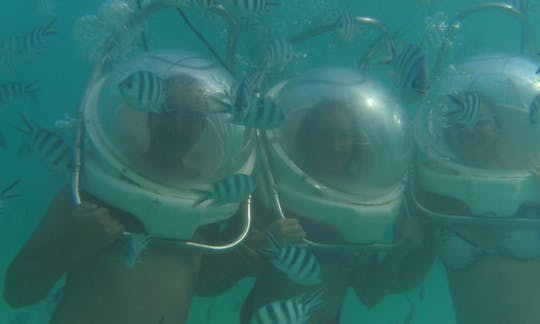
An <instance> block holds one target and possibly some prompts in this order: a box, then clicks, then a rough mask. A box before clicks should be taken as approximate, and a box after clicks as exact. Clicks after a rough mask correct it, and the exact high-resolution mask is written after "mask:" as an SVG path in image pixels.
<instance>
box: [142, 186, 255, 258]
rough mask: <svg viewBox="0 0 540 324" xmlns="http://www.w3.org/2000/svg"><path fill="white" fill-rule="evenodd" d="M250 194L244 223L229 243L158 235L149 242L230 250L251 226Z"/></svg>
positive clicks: (170, 245) (211, 251)
mask: <svg viewBox="0 0 540 324" xmlns="http://www.w3.org/2000/svg"><path fill="white" fill-rule="evenodd" d="M251 199H252V198H251V195H250V196H249V197H248V199H247V202H246V207H245V208H246V212H245V216H244V218H243V219H244V224H243V228H242V230H241V231H240V233H239V234H238V236H237V237H236V238H235V239H234V240H232V241H231V242H229V243H226V244H222V245H211V244H208V243H201V242H192V241H184V240H178V239H165V238H158V237H152V238H151V241H150V243H151V244H156V245H159V246H167V247H177V248H187V249H191V250H196V251H201V252H205V253H223V252H227V251H229V250H232V249H234V248H236V247H237V246H239V245H240V244H242V242H243V241H244V239H245V238H246V237H247V235H248V233H249V229H250V228H251Z"/></svg>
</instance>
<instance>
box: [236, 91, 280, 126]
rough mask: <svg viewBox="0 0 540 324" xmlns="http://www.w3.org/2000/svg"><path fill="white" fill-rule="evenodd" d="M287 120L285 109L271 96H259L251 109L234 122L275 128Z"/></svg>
mask: <svg viewBox="0 0 540 324" xmlns="http://www.w3.org/2000/svg"><path fill="white" fill-rule="evenodd" d="M284 122H285V113H284V112H283V109H282V108H281V107H279V106H277V105H276V104H275V103H274V102H273V101H272V100H270V99H269V98H265V97H262V98H257V99H256V102H255V103H254V104H252V105H251V106H250V108H249V110H248V111H247V112H246V113H245V114H244V115H243V116H241V117H240V118H235V119H233V120H232V123H233V124H238V125H244V126H247V127H252V128H258V129H273V128H277V127H280V126H281V125H283V123H284Z"/></svg>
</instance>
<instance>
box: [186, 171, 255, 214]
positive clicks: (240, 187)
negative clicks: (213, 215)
mask: <svg viewBox="0 0 540 324" xmlns="http://www.w3.org/2000/svg"><path fill="white" fill-rule="evenodd" d="M254 190H255V181H254V180H253V177H252V176H250V175H247V174H242V173H236V174H233V175H231V176H228V177H227V178H225V179H223V180H220V181H218V182H216V183H215V184H214V185H213V188H212V190H211V191H201V192H200V193H201V194H203V196H202V197H201V198H200V199H199V200H197V201H195V202H194V203H193V207H195V206H198V205H200V204H201V203H203V202H205V201H207V200H212V201H213V202H212V205H218V206H219V205H224V204H229V203H239V202H242V201H244V200H246V199H247V197H248V196H249V195H250V194H251V193H252V192H253V191H254Z"/></svg>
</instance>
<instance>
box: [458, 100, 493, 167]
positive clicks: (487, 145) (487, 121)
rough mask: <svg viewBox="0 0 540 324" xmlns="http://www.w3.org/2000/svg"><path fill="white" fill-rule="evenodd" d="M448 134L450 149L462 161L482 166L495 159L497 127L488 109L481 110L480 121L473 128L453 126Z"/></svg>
mask: <svg viewBox="0 0 540 324" xmlns="http://www.w3.org/2000/svg"><path fill="white" fill-rule="evenodd" d="M448 134H449V136H448V144H449V145H450V148H451V149H452V150H454V152H456V153H457V154H458V155H459V157H460V158H461V159H463V160H464V161H470V162H472V163H475V164H476V163H481V164H484V162H485V161H489V160H490V159H491V160H493V159H495V156H494V154H495V149H496V142H497V125H496V122H495V116H494V115H493V114H492V113H491V112H490V111H489V109H487V108H483V109H481V115H480V119H479V121H478V123H477V124H476V125H475V126H473V127H465V126H453V127H452V129H450V130H449V133H448Z"/></svg>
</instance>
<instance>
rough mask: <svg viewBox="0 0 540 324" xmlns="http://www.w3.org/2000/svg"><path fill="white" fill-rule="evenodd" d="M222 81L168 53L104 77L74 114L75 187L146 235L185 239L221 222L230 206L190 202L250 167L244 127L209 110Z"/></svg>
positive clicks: (224, 93) (202, 63) (206, 63)
mask: <svg viewBox="0 0 540 324" xmlns="http://www.w3.org/2000/svg"><path fill="white" fill-rule="evenodd" d="M232 83H233V79H232V77H231V76H230V75H229V74H228V73H227V72H226V71H225V70H223V69H222V68H220V67H219V66H217V65H216V64H215V63H213V62H212V61H210V60H207V59H205V58H203V57H201V56H198V55H196V54H192V53H187V52H182V51H178V50H161V51H154V52H148V53H144V54H142V55H140V56H138V57H136V58H134V59H131V60H129V61H127V62H126V63H125V64H123V65H121V66H118V67H116V68H114V69H113V70H112V71H110V72H109V73H107V74H105V75H104V76H103V77H101V78H100V79H98V80H97V81H96V82H95V84H94V85H93V87H92V88H91V90H90V93H89V99H88V100H87V106H86V107H85V108H84V127H85V130H86V132H87V134H88V136H87V138H88V142H89V144H90V145H89V149H88V150H87V152H85V155H84V157H85V160H84V163H83V170H82V171H83V172H82V176H83V178H82V186H83V189H85V190H86V191H88V192H90V193H91V194H93V195H95V196H97V197H98V198H99V199H101V200H103V201H105V202H108V203H111V204H113V205H115V206H118V207H119V208H121V209H123V210H126V211H127V212H130V213H132V214H133V215H134V216H136V217H137V218H139V219H140V221H141V222H142V223H143V224H144V226H145V228H146V230H147V231H148V233H150V234H152V235H153V236H154V237H162V238H174V239H188V238H191V236H192V234H193V233H194V231H195V230H196V229H197V228H198V227H199V226H201V225H205V224H208V223H213V222H216V221H220V220H223V219H226V218H228V217H230V216H231V215H232V214H233V213H234V212H235V211H236V209H237V208H238V204H231V203H229V204H223V205H220V206H216V205H211V204H208V203H203V204H201V205H199V206H197V207H194V205H197V204H195V202H196V201H198V200H199V199H200V198H201V191H210V190H211V185H212V184H214V183H216V182H217V181H219V180H221V179H224V178H226V177H228V176H230V175H232V174H235V173H243V174H251V173H252V170H253V167H254V159H255V155H254V151H253V149H252V145H251V142H250V140H249V137H248V136H247V135H246V133H245V130H244V128H243V127H241V126H237V125H233V124H231V123H229V122H227V121H226V118H227V117H226V115H225V114H218V113H215V111H217V110H219V109H222V108H223V107H222V106H220V105H222V103H221V104H220V102H223V100H227V98H228V91H229V89H230V86H231V84H232ZM216 98H218V99H219V100H214V99H216ZM216 105H217V106H216Z"/></svg>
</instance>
